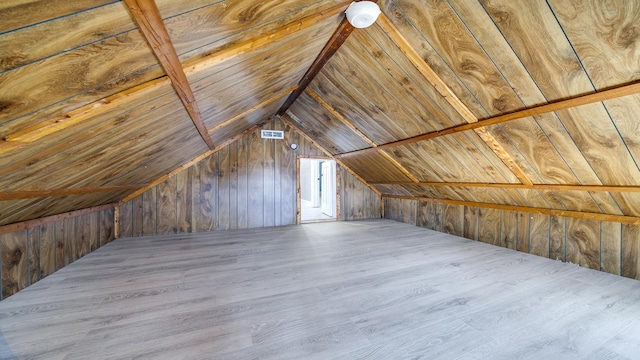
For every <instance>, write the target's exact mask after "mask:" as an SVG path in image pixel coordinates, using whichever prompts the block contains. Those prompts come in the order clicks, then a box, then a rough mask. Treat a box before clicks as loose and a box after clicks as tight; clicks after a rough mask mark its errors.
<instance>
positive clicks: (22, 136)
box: [0, 2, 349, 154]
mask: <svg viewBox="0 0 640 360" xmlns="http://www.w3.org/2000/svg"><path fill="white" fill-rule="evenodd" d="M348 4H349V2H343V3H340V4H338V5H336V6H333V7H331V8H329V9H326V10H325V11H322V12H319V13H317V14H313V15H310V16H307V17H305V18H303V19H300V20H298V21H294V22H293V23H290V24H287V25H284V26H281V27H279V28H277V29H275V30H272V31H270V32H267V33H265V34H262V35H260V36H257V37H255V38H252V39H249V40H246V41H243V42H240V43H237V44H232V45H229V46H225V47H223V48H221V49H219V50H217V51H214V52H212V53H210V54H209V55H206V56H204V57H201V58H197V59H193V60H188V61H187V62H186V64H185V67H184V72H185V74H193V73H197V72H199V71H201V70H204V69H208V68H210V67H212V66H214V65H216V64H220V63H222V62H224V61H227V60H229V59H232V58H234V57H236V56H239V55H242V54H245V53H247V52H249V51H252V50H254V49H256V48H258V47H261V46H264V45H268V44H270V43H272V42H274V41H277V40H279V39H282V38H284V37H286V36H288V35H291V34H293V33H295V32H297V31H300V30H303V29H306V28H308V27H310V26H312V25H315V24H317V23H319V22H321V21H323V20H325V19H327V18H329V17H331V16H334V15H337V14H339V13H340V12H342V11H344V9H345V8H346V7H347V5H348ZM170 83H171V80H170V79H169V78H168V77H167V76H163V77H161V78H158V79H155V80H152V81H149V82H146V83H144V84H141V85H138V86H136V87H133V88H131V89H128V90H125V91H122V92H119V93H117V94H114V95H112V96H109V97H107V98H104V99H102V100H98V101H95V102H93V103H90V104H87V105H85V106H82V107H80V108H78V109H75V110H72V111H70V112H68V113H65V114H62V115H59V116H55V117H53V118H51V119H48V120H45V121H42V122H40V123H38V124H36V125H33V126H31V127H28V128H25V129H22V130H19V131H17V132H15V133H12V134H7V135H4V136H3V137H2V138H1V139H0V154H3V153H6V152H8V151H12V150H15V149H18V148H20V147H22V146H24V145H28V144H30V143H32V142H34V141H37V140H39V139H41V138H43V137H45V136H47V135H50V134H52V133H55V132H57V131H61V130H64V129H66V128H69V127H71V126H73V125H75V124H78V123H80V122H82V121H85V120H87V119H90V118H92V117H94V116H98V115H100V114H101V113H104V112H106V111H109V110H110V109H113V108H115V107H119V106H122V105H124V104H127V103H130V102H133V101H140V100H144V99H145V97H146V96H147V95H148V94H150V93H151V92H152V91H153V90H155V89H157V88H158V87H161V86H165V85H168V84H170Z"/></svg>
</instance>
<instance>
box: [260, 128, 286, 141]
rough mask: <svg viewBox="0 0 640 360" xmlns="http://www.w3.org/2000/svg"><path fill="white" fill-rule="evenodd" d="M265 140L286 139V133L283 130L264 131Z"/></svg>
mask: <svg viewBox="0 0 640 360" xmlns="http://www.w3.org/2000/svg"><path fill="white" fill-rule="evenodd" d="M262 138H263V139H284V131H282V130H262Z"/></svg>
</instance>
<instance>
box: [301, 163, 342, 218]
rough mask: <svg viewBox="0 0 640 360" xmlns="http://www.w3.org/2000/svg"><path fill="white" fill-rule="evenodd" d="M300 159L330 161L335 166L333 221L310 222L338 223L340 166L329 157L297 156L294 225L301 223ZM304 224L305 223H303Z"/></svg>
mask: <svg viewBox="0 0 640 360" xmlns="http://www.w3.org/2000/svg"><path fill="white" fill-rule="evenodd" d="M300 159H312V160H332V161H334V162H335V165H336V174H335V178H334V181H335V182H336V214H335V215H336V217H335V219H327V220H317V221H310V222H325V221H340V190H341V189H340V166H338V163H337V162H336V160H335V159H333V158H331V157H329V156H314V155H298V156H296V224H301V223H302V196H301V190H300ZM305 223H306V222H305Z"/></svg>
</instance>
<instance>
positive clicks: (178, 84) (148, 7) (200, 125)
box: [124, 0, 215, 149]
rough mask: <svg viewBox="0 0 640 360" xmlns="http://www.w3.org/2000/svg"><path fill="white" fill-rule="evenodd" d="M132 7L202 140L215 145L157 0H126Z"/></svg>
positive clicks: (130, 7) (133, 13)
mask: <svg viewBox="0 0 640 360" xmlns="http://www.w3.org/2000/svg"><path fill="white" fill-rule="evenodd" d="M124 2H125V4H126V5H127V7H128V8H129V11H130V12H131V15H132V16H133V18H134V19H135V21H136V23H137V24H138V28H139V29H140V31H142V33H143V34H144V37H145V38H146V39H147V42H148V43H149V45H151V48H152V49H153V52H154V53H155V54H156V57H157V58H158V61H160V64H161V65H162V67H163V68H164V71H165V72H166V73H167V76H169V79H171V83H172V84H173V88H174V89H175V90H176V93H177V94H178V97H180V100H181V101H182V103H183V104H184V106H185V108H186V109H187V112H188V113H189V116H190V117H191V120H192V121H193V124H194V125H195V127H196V129H197V130H198V132H199V133H200V136H201V137H202V140H204V142H205V143H207V145H208V146H209V148H210V149H213V148H215V145H214V144H213V140H212V139H211V136H210V135H209V132H208V131H207V127H206V125H205V123H204V119H203V118H202V114H201V113H200V108H199V107H198V103H197V102H196V98H195V96H194V95H193V90H191V85H189V80H187V75H186V74H185V72H184V70H183V69H182V64H181V63H180V59H179V58H178V54H177V53H176V50H175V48H174V47H173V43H172V42H171V38H170V37H169V33H168V32H167V28H166V27H165V26H164V22H163V21H162V16H161V15H160V10H158V6H156V3H155V1H154V0H124Z"/></svg>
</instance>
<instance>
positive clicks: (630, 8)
mask: <svg viewBox="0 0 640 360" xmlns="http://www.w3.org/2000/svg"><path fill="white" fill-rule="evenodd" d="M349 3H350V1H338V0H324V1H321V0H265V1H260V2H256V1H251V0H235V1H221V0H215V1H214V0H190V1H186V0H181V1H176V0H156V1H155V4H156V5H157V8H156V7H155V6H153V5H154V4H153V2H149V1H143V0H126V1H116V0H82V1H51V0H49V1H44V0H11V1H8V2H7V1H5V2H2V3H1V4H0V137H1V138H2V140H1V141H0V225H5V224H11V223H15V222H19V221H25V220H30V219H35V218H39V217H43V216H48V215H53V214H59V213H64V212H68V211H73V210H77V209H81V208H86V207H91V206H98V205H103V204H109V203H114V202H119V201H121V200H123V199H125V198H127V197H128V196H130V195H131V194H132V193H135V192H136V191H138V190H139V189H144V188H145V187H146V186H148V185H149V184H152V183H154V182H155V181H157V180H158V179H160V178H162V177H163V175H165V174H167V173H169V172H171V171H173V170H175V169H179V168H180V167H181V166H184V164H187V163H189V162H190V161H193V160H194V159H198V158H201V157H203V156H206V155H207V154H210V153H211V152H214V151H216V149H218V148H220V147H221V146H223V145H224V144H227V143H229V142H231V141H234V140H235V139H237V138H238V137H240V136H242V135H243V134H244V133H246V131H247V130H249V129H252V128H254V127H255V126H258V125H260V124H262V123H264V122H265V121H268V120H269V119H270V118H272V116H274V115H275V114H276V112H278V110H279V109H281V106H282V105H283V104H284V103H285V100H286V99H287V97H288V96H289V94H290V93H292V92H293V91H295V90H296V89H297V90H298V91H299V92H300V96H299V97H298V98H297V99H296V100H295V102H293V104H292V105H291V106H290V107H288V110H287V111H286V112H285V113H284V114H283V118H284V119H285V120H287V121H289V122H290V123H291V124H293V125H295V126H297V127H299V128H300V129H301V130H302V131H303V132H305V133H306V134H307V135H308V136H310V137H311V138H313V139H314V141H316V142H317V143H318V144H320V145H321V146H323V147H324V148H325V149H327V151H329V152H330V153H331V154H332V155H334V156H335V157H336V159H337V160H338V161H340V162H341V163H342V164H344V165H345V166H347V167H348V168H349V169H350V170H352V171H353V172H355V173H356V174H357V175H358V176H360V177H361V178H362V179H364V180H365V181H366V182H368V183H369V184H370V185H371V186H374V187H375V188H377V190H378V191H380V192H381V193H382V194H386V195H396V196H410V197H428V198H432V199H444V200H451V201H462V202H473V203H485V204H495V205H500V206H519V207H530V208H540V209H553V210H561V211H578V212H584V213H591V214H605V215H614V216H618V217H620V216H626V217H632V218H637V217H640V168H639V166H638V161H639V160H640V119H639V118H638V116H639V115H638V114H640V95H639V94H640V83H638V80H640V25H639V24H640V2H637V1H632V0H613V1H606V2H605V1H598V0H592V1H587V0H548V1H544V0H532V1H525V2H514V1H511V0H471V1H470V0H446V1H444V0H440V1H435V0H433V1H431V0H381V1H378V3H379V5H380V7H381V9H382V10H383V14H382V15H381V17H380V18H379V19H378V21H377V22H376V24H374V25H373V26H371V27H369V28H366V29H356V30H355V31H353V32H352V33H351V35H350V36H348V38H347V39H346V42H345V43H344V45H342V47H340V48H339V49H338V51H337V52H336V53H335V55H334V56H333V57H331V59H330V60H329V61H328V62H327V63H326V64H325V65H324V67H322V70H321V71H320V72H319V73H318V74H317V76H315V78H313V80H312V81H311V82H310V83H309V85H308V86H304V85H302V86H300V87H299V86H298V85H299V84H300V80H301V79H302V78H303V75H305V73H306V72H307V70H308V69H309V67H310V66H311V65H312V64H313V63H314V60H315V59H316V57H317V56H318V54H319V53H320V52H321V50H322V49H323V47H324V46H325V44H327V42H328V41H329V39H330V38H332V34H334V31H335V30H336V29H337V28H338V27H339V24H340V23H341V21H342V20H343V18H344V15H343V11H344V9H345V8H346V7H347V6H348V4H349ZM547 104H550V105H547ZM285 107H286V106H285Z"/></svg>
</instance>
